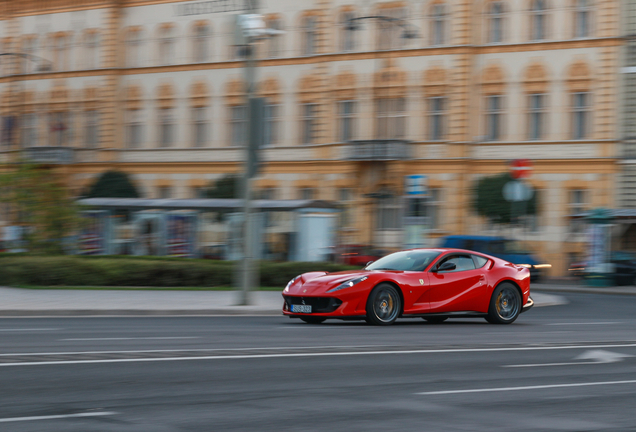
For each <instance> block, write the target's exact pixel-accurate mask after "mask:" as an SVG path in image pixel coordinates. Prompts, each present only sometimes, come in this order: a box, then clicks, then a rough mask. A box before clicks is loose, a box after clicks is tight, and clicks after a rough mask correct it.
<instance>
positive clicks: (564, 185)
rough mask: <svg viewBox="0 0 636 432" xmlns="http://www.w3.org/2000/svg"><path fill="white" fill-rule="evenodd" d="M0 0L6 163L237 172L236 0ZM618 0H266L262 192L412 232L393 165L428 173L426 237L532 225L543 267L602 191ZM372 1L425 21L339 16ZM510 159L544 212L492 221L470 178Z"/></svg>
mask: <svg viewBox="0 0 636 432" xmlns="http://www.w3.org/2000/svg"><path fill="white" fill-rule="evenodd" d="M0 5H1V8H2V9H1V14H2V15H1V21H0V34H1V35H2V39H1V42H2V48H1V50H0V51H1V52H2V53H22V54H27V55H29V56H35V57H30V58H31V60H26V59H25V58H24V56H14V55H7V56H1V57H0V58H2V60H3V62H2V65H1V67H2V76H1V77H0V94H1V95H2V100H1V110H2V116H3V118H4V121H3V142H2V149H1V151H0V158H1V160H2V161H3V162H4V163H7V162H11V161H12V160H15V158H16V157H17V156H18V155H19V154H20V152H21V151H23V150H24V149H30V150H29V151H30V153H29V154H31V155H33V157H34V158H35V159H36V160H38V158H40V159H42V160H44V161H46V160H47V158H49V160H56V158H60V157H61V159H60V160H59V161H58V162H63V163H60V164H59V166H58V167H57V168H56V169H59V170H60V171H61V172H64V173H66V174H67V178H68V179H69V187H70V188H71V189H72V190H73V191H74V192H75V193H77V194H79V193H80V192H81V191H82V190H84V189H85V188H86V187H87V185H89V184H90V183H91V182H92V181H94V179H95V178H96V176H98V175H99V174H100V173H102V172H104V171H107V170H111V169H117V170H121V171H124V172H126V173H128V174H129V175H130V176H131V178H132V179H133V181H134V182H135V184H136V185H137V186H138V188H139V190H140V191H141V193H142V195H143V196H145V197H149V198H160V197H161V198H192V197H196V196H198V194H200V193H201V188H203V187H206V186H207V185H209V184H210V182H212V181H214V180H216V179H218V178H221V177H223V176H224V175H227V174H231V173H241V172H242V169H243V165H242V164H243V162H242V161H243V159H244V150H243V149H242V147H241V146H242V144H243V143H244V142H245V137H246V125H247V120H246V110H245V98H244V81H243V67H244V62H243V61H242V58H241V50H240V49H239V48H238V47H236V46H235V45H234V16H235V15H236V14H238V13H241V12H245V11H246V10H247V9H248V5H247V3H245V2H243V1H239V0H233V1H229V0H227V1H221V0H208V1H205V0H204V1H189V2H179V1H174V0H173V1H166V0H154V1H153V0H87V1H78V0H22V1H19V2H16V1H11V0H4V1H1V2H0ZM619 8H620V3H619V2H618V1H616V0H596V1H592V0H514V1H513V0H489V1H474V0H447V1H442V0H432V1H425V2H412V1H396V2H377V3H368V2H356V1H348V0H340V1H327V0H300V1H294V2H292V1H289V0H273V1H271V2H267V4H264V5H262V8H261V9H260V10H259V13H262V14H263V15H264V17H265V18H266V21H267V23H268V25H269V26H270V27H272V28H276V29H280V30H283V31H284V32H285V33H284V34H281V35H278V36H275V37H272V38H271V39H269V40H266V41H264V42H262V43H261V44H260V45H259V46H258V58H259V67H258V71H257V80H258V93H259V94H260V95H261V96H263V97H265V98H266V108H265V130H266V132H265V138H264V141H265V143H264V148H263V150H262V156H261V158H262V160H263V164H262V169H261V172H260V173H259V175H258V177H257V178H256V181H255V185H256V187H257V189H258V191H257V193H260V194H261V196H265V197H267V198H275V199H300V198H305V199H324V200H334V201H341V202H342V204H343V206H344V208H345V209H346V211H345V212H344V216H343V217H342V218H341V223H340V229H339V241H340V243H343V244H364V245H371V244H372V245H375V246H376V247H379V248H383V249H386V250H390V249H397V248H400V247H403V246H404V244H405V243H408V242H407V241H405V237H406V236H407V233H406V231H407V230H406V228H405V225H404V224H405V221H407V219H408V218H409V216H412V215H411V214H410V212H411V210H410V208H411V204H412V201H408V200H407V199H406V198H405V194H406V192H405V190H404V183H405V177H406V176H409V175H423V176H425V177H426V179H427V182H426V185H427V188H428V191H429V197H428V199H427V200H426V201H425V202H424V204H423V205H424V206H425V207H426V211H425V212H424V213H425V214H426V215H427V218H426V221H425V223H426V225H427V229H426V236H425V237H424V239H423V243H424V244H427V245H432V244H435V241H436V239H437V238H439V237H442V236H444V235H448V234H505V235H509V236H512V237H514V238H517V239H521V240H524V241H526V242H528V243H529V244H530V246H531V247H532V248H533V249H534V250H535V251H536V252H537V254H538V255H540V256H541V257H542V258H543V260H545V261H548V262H550V263H552V264H553V269H552V274H553V275H555V276H561V275H564V274H566V273H567V264H568V262H569V261H570V260H573V259H575V258H576V256H577V254H579V255H580V254H582V253H583V252H584V247H585V246H584V240H585V236H584V233H583V232H581V231H580V230H579V229H578V228H577V227H576V226H575V225H573V224H572V223H571V222H570V219H569V217H568V216H569V215H571V214H574V213H577V212H580V211H583V210H586V209H589V208H593V207H613V206H614V199H615V198H614V197H615V192H614V189H615V176H616V172H617V168H616V167H617V152H618V149H617V147H618V146H617V144H618V134H619V132H618V124H619V118H618V117H619V112H620V107H619V106H618V100H619V97H618V93H617V92H618V73H619V61H620V58H619V53H620V49H621V45H622V39H621V37H620V30H619ZM371 16H385V17H391V18H397V19H399V20H400V21H399V22H400V23H401V24H403V25H405V26H407V28H409V29H411V30H413V29H416V31H417V33H418V36H419V37H417V38H413V39H406V38H402V37H401V36H402V34H403V30H404V27H401V26H400V25H395V24H390V23H387V22H386V21H381V20H377V19H361V20H357V21H356V22H357V23H359V25H358V26H355V28H354V26H351V25H347V23H348V22H349V21H348V20H349V19H350V18H356V17H358V18H359V17H371ZM40 58H43V59H45V60H39V59H40ZM45 63H46V64H47V65H50V67H48V68H42V67H41V66H42V65H43V64H45ZM45 69H48V70H45ZM58 150H59V152H58ZM56 152H57V153H56ZM60 155H64V156H60ZM518 158H527V159H531V160H532V161H533V164H534V170H533V174H532V176H531V177H530V178H529V179H528V182H529V183H531V184H532V186H533V187H534V188H535V190H536V191H537V194H538V195H537V196H538V209H539V211H538V214H537V216H536V217H534V218H532V220H528V221H526V222H527V223H526V224H525V225H524V227H523V228H517V229H508V228H505V229H502V228H500V227H497V226H492V225H490V224H488V222H487V221H485V220H483V218H480V217H478V216H477V215H476V214H475V212H474V210H473V209H472V205H471V202H472V199H473V187H474V184H475V182H476V181H477V180H478V179H480V178H482V177H483V176H486V175H492V174H497V173H501V172H505V171H506V170H507V169H508V163H509V161H510V160H513V159H518ZM416 213H417V211H416ZM4 223H5V224H7V223H9V221H4ZM502 230H503V231H502Z"/></svg>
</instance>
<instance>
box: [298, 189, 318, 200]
mask: <svg viewBox="0 0 636 432" xmlns="http://www.w3.org/2000/svg"><path fill="white" fill-rule="evenodd" d="M315 195H316V191H315V190H314V188H310V187H306V188H302V189H300V199H302V200H313V199H315Z"/></svg>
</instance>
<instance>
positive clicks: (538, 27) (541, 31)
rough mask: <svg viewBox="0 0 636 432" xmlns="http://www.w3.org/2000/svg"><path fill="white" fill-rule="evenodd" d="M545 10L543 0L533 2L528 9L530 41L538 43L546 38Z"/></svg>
mask: <svg viewBox="0 0 636 432" xmlns="http://www.w3.org/2000/svg"><path fill="white" fill-rule="evenodd" d="M546 21H547V9H546V5H545V0H534V1H533V2H532V7H531V9H530V22H531V24H530V39H531V40H535V41H539V40H544V39H545V38H546Z"/></svg>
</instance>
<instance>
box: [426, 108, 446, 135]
mask: <svg viewBox="0 0 636 432" xmlns="http://www.w3.org/2000/svg"><path fill="white" fill-rule="evenodd" d="M428 106H429V120H428V130H429V139H430V140H431V141H439V140H442V139H444V123H445V122H444V114H445V111H446V98H443V97H431V98H428Z"/></svg>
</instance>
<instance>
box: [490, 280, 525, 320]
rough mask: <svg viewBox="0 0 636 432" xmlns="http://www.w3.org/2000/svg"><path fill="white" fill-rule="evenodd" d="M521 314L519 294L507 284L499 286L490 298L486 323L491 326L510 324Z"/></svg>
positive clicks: (511, 285) (512, 286) (515, 288)
mask: <svg viewBox="0 0 636 432" xmlns="http://www.w3.org/2000/svg"><path fill="white" fill-rule="evenodd" d="M519 313H521V294H520V293H519V290H518V289H517V287H515V286H514V285H513V284H511V283H509V282H504V283H502V284H499V285H498V286H497V288H495V290H494V291H493V293H492V297H491V298H490V307H489V308H488V316H487V317H486V321H488V322H489V323H491V324H511V323H513V322H514V321H515V320H516V319H517V317H518V316H519Z"/></svg>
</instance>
